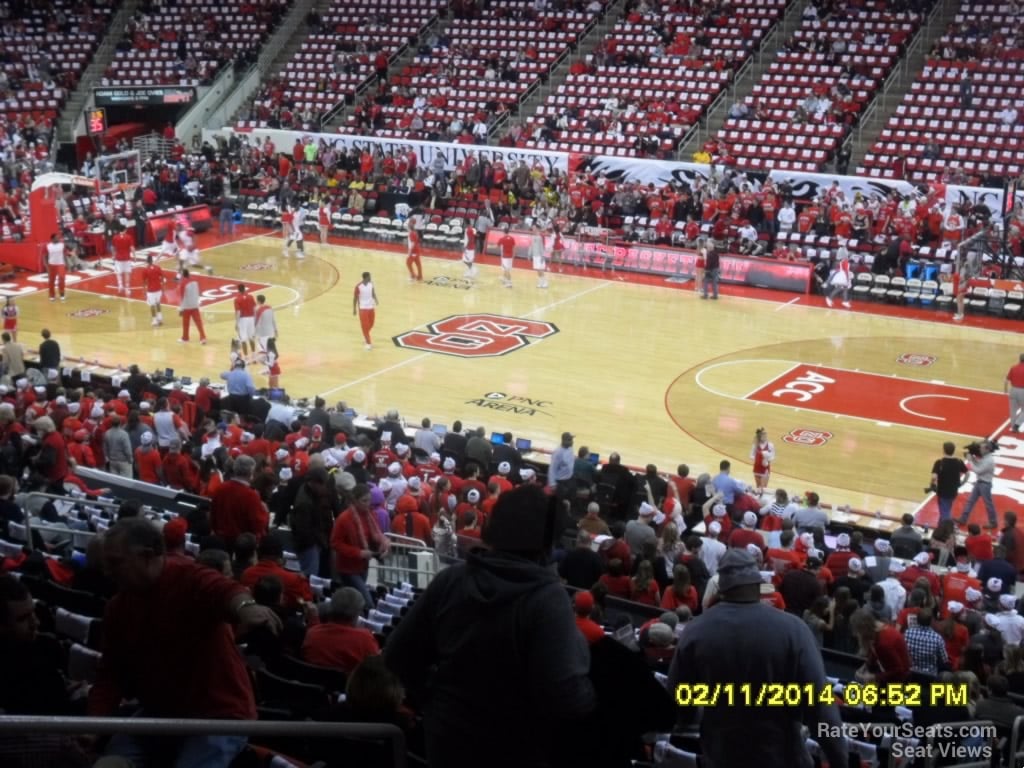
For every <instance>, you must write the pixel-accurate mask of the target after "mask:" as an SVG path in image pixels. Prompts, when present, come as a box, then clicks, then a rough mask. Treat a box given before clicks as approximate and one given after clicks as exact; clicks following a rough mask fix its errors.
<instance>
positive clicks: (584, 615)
mask: <svg viewBox="0 0 1024 768" xmlns="http://www.w3.org/2000/svg"><path fill="white" fill-rule="evenodd" d="M572 605H573V612H574V613H575V614H576V629H578V630H579V631H580V634H582V635H583V637H584V638H585V639H586V641H587V645H593V644H594V643H596V642H597V641H598V640H600V639H601V638H603V637H604V627H602V626H601V625H600V624H598V623H597V622H596V621H594V620H593V619H592V618H590V614H591V613H593V611H594V595H593V594H592V593H591V592H577V593H576V595H575V597H573V601H572Z"/></svg>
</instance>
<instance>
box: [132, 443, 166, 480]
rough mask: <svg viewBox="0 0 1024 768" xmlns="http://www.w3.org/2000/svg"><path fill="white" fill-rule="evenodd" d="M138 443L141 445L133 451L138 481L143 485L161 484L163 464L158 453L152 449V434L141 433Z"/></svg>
mask: <svg viewBox="0 0 1024 768" xmlns="http://www.w3.org/2000/svg"><path fill="white" fill-rule="evenodd" d="M139 442H140V443H141V445H139V447H138V448H136V449H135V469H136V470H137V471H138V473H139V480H141V481H142V482H144V483H162V482H163V466H162V464H163V463H162V461H161V460H160V451H158V450H157V449H156V448H155V447H153V433H152V432H143V433H142V436H141V437H140V438H139Z"/></svg>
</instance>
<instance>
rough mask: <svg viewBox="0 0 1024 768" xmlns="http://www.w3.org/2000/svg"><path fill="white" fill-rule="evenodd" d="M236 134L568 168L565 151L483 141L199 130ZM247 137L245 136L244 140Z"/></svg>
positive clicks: (283, 146)
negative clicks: (551, 150) (490, 143)
mask: <svg viewBox="0 0 1024 768" xmlns="http://www.w3.org/2000/svg"><path fill="white" fill-rule="evenodd" d="M232 133H237V134H238V136H239V137H240V138H241V139H242V140H243V141H246V140H248V141H250V142H251V141H252V138H259V140H260V143H261V144H262V143H263V142H265V141H266V140H267V139H268V138H269V139H270V140H271V141H272V142H274V147H275V148H276V151H277V152H284V153H286V154H290V153H291V151H292V147H294V146H295V140H296V139H298V140H299V141H301V142H303V143H307V142H308V141H309V140H311V139H312V140H313V141H314V142H317V143H319V142H320V141H323V142H324V144H325V145H327V146H328V147H334V148H335V149H336V150H342V149H344V150H345V151H348V150H350V149H353V148H355V149H358V150H359V151H360V152H361V151H363V150H364V149H365V150H369V151H370V152H372V153H374V154H376V153H377V152H378V151H380V152H381V153H382V154H383V155H384V156H389V155H390V156H397V155H399V154H406V155H407V154H408V153H409V152H410V151H412V152H415V153H416V161H417V165H418V166H419V167H426V168H429V167H430V165H431V164H432V163H433V162H434V158H435V157H437V156H438V155H440V156H441V157H443V158H444V162H445V168H446V169H447V170H449V171H450V170H453V169H454V168H456V167H458V166H459V165H460V164H461V163H462V161H463V160H465V159H466V155H470V154H471V155H474V156H475V157H477V158H478V159H480V160H488V161H490V162H492V163H494V162H497V161H499V160H500V161H501V162H503V163H504V164H505V167H506V168H508V169H509V170H511V169H512V168H515V167H516V166H518V165H519V163H520V162H522V161H525V162H526V164H527V165H528V166H529V167H531V168H532V167H533V166H534V165H536V164H538V163H539V164H540V165H541V167H543V168H544V171H545V173H546V174H548V175H551V174H552V173H553V172H554V171H559V172H560V173H565V172H566V171H567V170H568V169H569V155H568V154H567V153H565V152H547V151H545V150H542V149H521V148H518V147H492V146H488V145H486V144H447V143H444V142H439V141H412V140H409V139H382V138H378V137H376V136H350V135H349V134H342V133H311V132H308V131H278V130H271V129H269V128H253V129H251V130H244V131H236V130H234V129H232V128H221V129H220V130H216V131H203V138H204V139H207V138H208V137H210V136H213V135H221V136H225V137H227V136H230V135H231V134H232ZM247 137H248V139H247Z"/></svg>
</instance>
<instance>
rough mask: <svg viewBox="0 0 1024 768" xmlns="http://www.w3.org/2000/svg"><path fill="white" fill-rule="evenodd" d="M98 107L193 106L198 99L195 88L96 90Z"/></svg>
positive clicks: (152, 87) (168, 87)
mask: <svg viewBox="0 0 1024 768" xmlns="http://www.w3.org/2000/svg"><path fill="white" fill-rule="evenodd" d="M93 95H94V96H95V98H96V106H99V107H133V106H150V107H154V106H161V105H175V104H191V103H192V102H193V101H194V100H195V98H196V89H195V88H186V87H183V86H177V85H167V86H162V85H153V86H145V87H139V88H96V89H95V90H94V91H93Z"/></svg>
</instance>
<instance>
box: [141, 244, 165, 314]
mask: <svg viewBox="0 0 1024 768" xmlns="http://www.w3.org/2000/svg"><path fill="white" fill-rule="evenodd" d="M142 281H143V282H144V283H145V285H146V304H148V305H149V314H150V316H151V317H152V318H153V322H152V323H150V325H163V324H164V316H163V313H162V312H161V311H160V301H161V300H162V299H163V297H164V271H163V270H162V269H160V267H158V266H157V265H156V264H154V263H153V254H149V255H148V256H146V268H145V269H144V270H142Z"/></svg>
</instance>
